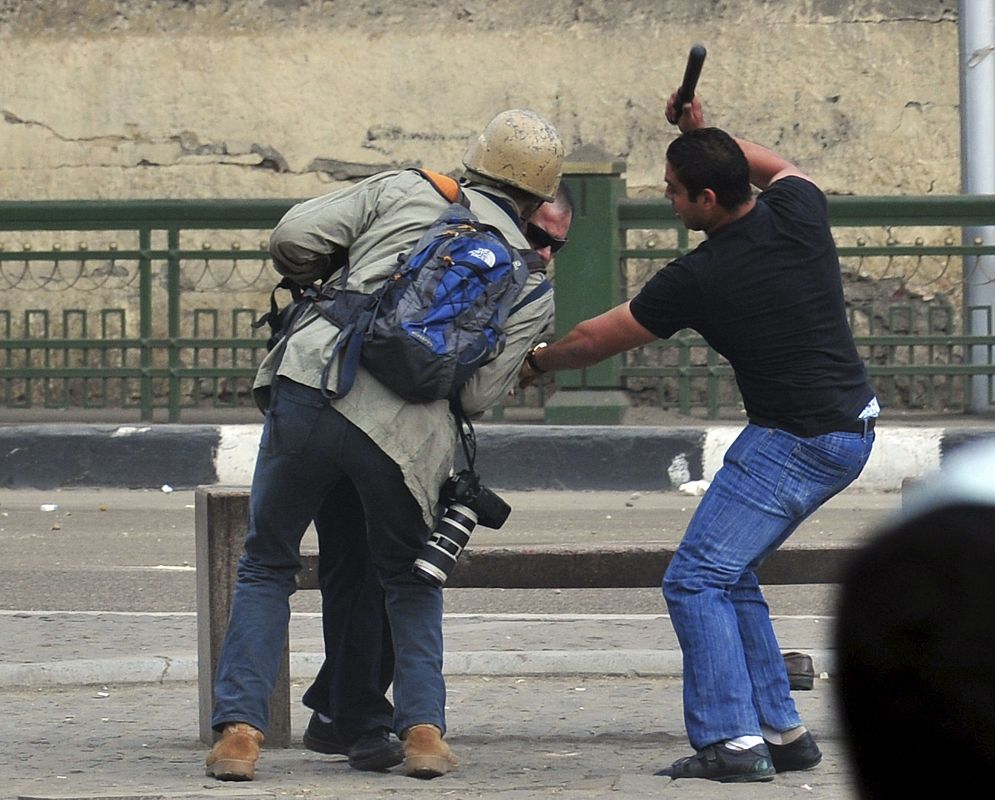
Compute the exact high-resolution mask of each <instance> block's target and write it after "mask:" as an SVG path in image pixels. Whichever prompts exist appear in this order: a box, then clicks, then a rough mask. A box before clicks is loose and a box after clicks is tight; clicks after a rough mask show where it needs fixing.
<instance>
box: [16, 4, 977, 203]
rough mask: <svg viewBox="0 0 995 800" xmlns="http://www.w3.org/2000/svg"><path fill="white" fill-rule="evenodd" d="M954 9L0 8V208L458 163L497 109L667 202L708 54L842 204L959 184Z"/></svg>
mask: <svg viewBox="0 0 995 800" xmlns="http://www.w3.org/2000/svg"><path fill="white" fill-rule="evenodd" d="M956 9H957V3H956V2H954V0H944V1H937V0H838V1H836V2H834V1H833V0H785V1H784V2H781V1H780V0H769V1H768V0H727V1H726V2H719V1H718V0H712V2H697V3H695V2H687V0H574V1H573V2H569V1H568V0H548V1H547V2H544V3H536V2H526V0H505V1H503V2H502V1H501V0H497V1H493V0H405V1H404V2H401V1H400V0H398V1H397V2H387V1H381V2H377V1H376V0H245V1H244V2H226V1H222V0H158V1H155V0H45V2H37V1H36V0H0V199H6V200H19V199H25V200H27V199H68V198H145V197H168V198H185V197H274V196H284V197H299V196H309V195H314V194H319V193H323V192H325V191H328V190H330V189H331V188H334V187H335V186H336V185H339V184H340V183H341V182H342V181H344V180H349V179H354V178H357V177H361V176H364V175H367V174H370V173H372V172H375V171H378V170H380V169H383V168H387V167H391V166H394V165H397V164H409V163H421V164H424V165H427V166H431V167H433V168H436V169H441V170H450V169H453V168H455V167H457V166H458V164H459V157H460V155H461V154H462V151H463V148H464V146H465V143H466V141H467V140H468V138H469V137H470V136H471V135H472V134H474V133H475V132H476V131H478V130H479V129H480V128H481V127H482V126H483V125H484V124H485V123H486V122H487V120H488V119H489V118H490V117H491V116H492V115H493V114H494V113H495V112H496V111H498V110H501V109H502V108H507V107H512V106H527V107H531V108H534V109H536V110H537V111H539V112H540V113H542V114H544V115H546V116H548V117H549V118H550V119H551V120H553V121H554V123H555V124H556V125H557V126H558V127H559V129H560V131H561V133H562V134H563V136H564V139H565V140H566V142H567V145H568V149H575V148H577V147H579V146H581V145H597V146H599V147H601V148H603V149H604V150H606V151H607V152H608V153H610V154H612V155H615V156H620V157H623V158H625V159H626V160H627V161H628V165H629V172H628V179H629V184H630V187H631V191H632V192H633V193H637V194H638V193H644V194H657V193H659V192H660V191H662V153H663V150H664V148H665V146H666V144H667V143H668V142H669V141H670V139H671V138H672V136H673V133H674V129H673V128H671V127H670V126H668V125H667V124H666V123H665V122H664V120H663V107H664V103H665V101H666V98H667V97H668V96H669V94H670V93H671V91H673V89H674V88H675V87H676V84H677V83H678V82H679V80H680V77H681V74H682V72H683V67H684V60H685V57H686V54H687V51H688V49H689V47H690V45H691V44H693V43H694V42H699V41H700V42H702V43H704V44H705V45H706V47H707V48H708V50H709V55H708V60H707V61H706V63H705V68H704V72H703V75H702V79H701V83H700V84H699V90H700V93H701V94H702V96H703V98H704V99H705V102H706V112H707V113H708V118H709V121H710V122H712V123H713V124H716V125H719V126H721V127H725V128H727V129H728V130H730V131H731V132H733V133H736V134H740V135H744V136H747V137H748V138H752V139H755V140H757V141H760V142H762V143H765V144H768V145H770V146H773V147H775V148H776V149H779V150H780V151H781V152H783V153H784V154H785V155H786V156H788V157H790V158H792V159H794V160H796V161H797V162H798V163H799V164H800V165H801V166H802V167H803V168H804V169H805V170H806V171H808V172H809V173H810V174H812V175H813V176H815V177H816V178H817V179H818V180H819V181H820V182H821V183H822V184H823V185H824V187H825V188H826V189H827V190H828V191H830V192H838V193H855V194H928V193H941V194H947V193H956V192H958V190H959V186H960V178H959V170H960V160H959V120H958V108H957V105H958V72H957V69H958V67H957V18H956Z"/></svg>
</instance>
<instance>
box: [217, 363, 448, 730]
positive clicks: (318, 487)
mask: <svg viewBox="0 0 995 800" xmlns="http://www.w3.org/2000/svg"><path fill="white" fill-rule="evenodd" d="M343 481H349V482H350V483H351V484H352V486H353V487H354V488H355V491H356V494H357V495H358V498H359V502H360V504H361V506H362V510H363V515H364V517H365V521H366V525H365V530H357V529H356V528H355V526H352V525H345V526H342V527H341V528H338V527H336V526H335V525H334V515H333V514H331V512H330V511H329V516H327V517H324V515H322V516H323V517H324V518H326V519H328V520H329V523H330V524H329V526H328V527H326V528H325V529H324V530H323V532H322V538H321V541H320V546H322V547H339V548H341V550H340V552H341V554H342V558H343V561H342V564H341V569H342V570H343V571H344V572H349V571H351V572H352V573H353V575H354V576H365V575H367V574H368V572H367V571H368V570H369V569H370V564H372V568H373V569H374V570H375V572H376V575H377V577H378V578H379V582H380V585H381V587H382V590H383V595H382V597H381V596H379V595H378V594H377V593H376V592H371V591H363V592H361V593H360V594H359V595H357V596H355V597H354V598H353V599H354V602H353V603H352V604H350V605H349V607H348V608H343V609H342V610H341V611H342V618H341V619H342V621H341V624H340V626H339V630H340V631H341V632H342V635H344V636H347V637H350V639H349V642H348V643H347V644H344V646H345V647H347V648H351V649H356V650H361V651H365V652H368V653H374V652H379V650H380V649H381V648H382V646H383V630H382V624H370V622H371V621H373V620H375V619H376V618H377V617H380V616H381V615H382V613H383V608H384V606H386V609H387V614H388V617H389V621H390V630H391V632H392V634H393V645H394V658H395V669H394V676H393V677H394V704H395V713H394V721H393V726H392V727H393V728H394V729H395V730H396V731H398V732H399V733H403V731H404V730H405V729H407V728H408V727H410V726H411V725H414V724H418V723H423V722H427V723H431V724H433V725H437V726H438V727H439V728H441V729H442V730H443V731H444V730H445V728H446V725H445V710H444V709H445V699H446V690H445V682H444V680H443V677H442V589H441V588H439V587H436V586H432V585H429V584H426V583H424V582H422V581H419V580H418V579H417V578H415V577H414V575H413V574H412V573H411V564H412V562H413V561H414V559H415V558H416V557H417V555H418V553H419V551H420V550H421V548H422V547H423V546H424V544H425V542H426V541H427V540H428V536H429V533H430V531H429V530H428V527H427V526H426V525H425V522H424V520H423V519H422V514H421V510H420V508H419V506H418V503H417V502H416V501H415V499H414V498H413V497H412V496H411V494H410V492H408V490H407V488H406V487H405V485H404V480H403V478H402V476H401V472H400V470H399V469H398V467H397V465H396V464H394V462H393V461H391V460H390V459H389V458H388V457H387V456H386V455H385V454H384V453H383V451H382V450H380V448H379V447H377V446H376V444H374V442H373V441H372V440H371V439H370V438H369V437H368V436H366V434H364V433H363V432H362V431H360V430H359V429H358V428H356V427H355V426H354V425H353V424H352V423H350V422H349V421H348V420H346V419H345V418H344V417H343V416H342V415H341V414H339V413H338V412H337V411H335V410H334V409H333V408H331V407H330V406H329V405H328V403H327V402H326V401H325V400H324V398H323V397H322V396H321V393H320V392H319V391H318V390H317V389H311V388H309V387H305V386H301V385H300V384H296V383H294V382H292V381H287V380H286V379H282V378H281V379H279V380H278V382H277V385H276V386H275V387H274V391H273V396H272V401H271V405H270V409H269V411H268V412H267V415H266V421H265V424H264V425H263V435H262V440H261V442H260V445H259V456H258V458H257V460H256V468H255V473H254V475H253V479H252V490H251V493H250V499H249V530H248V535H247V536H246V541H245V553H244V554H243V555H242V557H241V558H240V559H239V564H238V581H237V584H236V587H235V595H234V598H233V600H232V611H231V618H230V620H229V623H228V631H227V633H226V635H225V641H224V644H223V645H222V650H221V656H220V658H219V663H218V674H217V676H216V679H215V707H214V715H213V718H212V723H213V725H214V727H215V729H218V730H220V728H221V727H222V726H223V725H224V724H225V723H228V722H236V721H238V722H248V723H249V724H251V725H253V726H255V727H257V728H259V729H260V730H263V731H265V730H266V728H267V724H268V707H269V699H270V695H271V694H272V692H273V686H274V684H275V681H276V674H277V670H278V667H279V661H280V655H281V652H282V649H283V646H284V643H285V642H286V639H287V627H288V623H289V621H290V602H289V598H290V595H291V594H293V592H294V591H295V589H296V582H295V576H296V574H297V572H298V571H299V570H300V556H299V550H300V542H301V538H302V537H303V535H304V532H305V531H306V530H307V527H308V525H309V524H310V522H311V520H312V519H315V518H317V517H318V516H319V513H320V512H322V511H323V507H324V505H325V503H326V502H334V501H333V500H332V498H334V497H336V496H339V495H338V493H339V492H341V491H342V482H343ZM364 539H365V546H364V541H363V540H364ZM361 582H362V581H361ZM344 591H346V593H347V590H344ZM332 646H333V645H332V644H330V643H328V642H326V648H331V647H332ZM376 659H377V656H371V657H370V658H369V659H367V661H368V662H369V663H368V664H366V665H365V666H362V667H361V668H360V670H359V673H360V674H359V676H358V677H356V676H353V675H351V674H344V675H342V676H341V677H340V686H339V688H338V689H337V691H338V692H339V693H340V694H342V695H344V694H348V693H349V691H350V685H351V683H352V681H353V680H355V681H356V682H357V684H359V683H362V684H363V690H362V691H363V692H366V693H367V696H369V692H370V691H371V689H370V676H371V674H373V673H372V672H371V671H370V664H373V663H375V662H376ZM374 683H376V681H375V680H374ZM374 688H375V687H374ZM360 694H361V692H360V691H359V690H357V692H356V696H357V697H358V696H360ZM382 714H383V706H379V709H373V708H372V707H371V709H370V710H369V718H371V719H373V720H375V721H376V720H377V719H378V717H382Z"/></svg>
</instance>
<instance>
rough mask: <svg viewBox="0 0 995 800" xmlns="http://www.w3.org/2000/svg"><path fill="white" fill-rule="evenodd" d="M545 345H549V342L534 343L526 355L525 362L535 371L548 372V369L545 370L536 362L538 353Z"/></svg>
mask: <svg viewBox="0 0 995 800" xmlns="http://www.w3.org/2000/svg"><path fill="white" fill-rule="evenodd" d="M544 347H549V343H548V342H539V343H538V344H536V345H533V347H532V349H531V350H529V352H528V355H527V356H525V363H526V364H528V365H529V367H530V368H531V369H532V370H533V372H538V373H545V372H546V370H544V369H543V368H542V367H540V366H539V365H538V364H537V363H536V353H537V352H539V351H540V350H542V348H544Z"/></svg>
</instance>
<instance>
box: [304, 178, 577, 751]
mask: <svg viewBox="0 0 995 800" xmlns="http://www.w3.org/2000/svg"><path fill="white" fill-rule="evenodd" d="M573 210H574V204H573V198H572V197H571V195H570V192H569V190H568V189H567V186H566V184H564V183H562V182H561V183H560V185H559V187H558V188H557V190H556V197H555V198H554V199H553V200H552V201H550V202H548V203H543V204H542V205H541V206H540V207H539V208H538V210H536V212H535V213H534V214H532V216H531V217H529V220H528V224H527V225H526V232H525V233H526V238H527V239H528V241H529V245H530V246H531V247H532V248H533V249H534V250H535V251H536V252H537V253H538V254H539V256H540V257H541V258H542V260H543V262H544V264H545V265H546V266H547V267H549V266H550V263H551V261H552V260H553V258H554V256H555V254H556V253H557V252H558V251H559V250H560V249H561V248H562V247H563V246H564V245H565V244H566V240H567V236H568V234H569V231H570V226H571V224H572V222H573ZM449 488H450V482H447V483H446V484H445V485H444V486H443V494H444V495H445V497H444V498H442V500H443V502H442V505H443V507H445V506H448V504H449V503H450V502H451V501H453V500H454V498H453V497H452V496H451V495H450V494H448V492H447V490H448V489H449ZM485 522H486V520H485V521H482V522H480V524H484V523H485ZM314 524H315V529H316V530H317V533H318V545H319V560H318V580H319V584H320V586H321V600H322V603H321V608H322V625H323V627H324V640H325V661H324V663H323V664H322V665H321V669H320V670H319V671H318V674H317V676H315V679H314V681H313V683H312V684H311V686H309V687H308V689H307V691H306V692H305V693H304V696H303V698H302V702H303V703H304V705H305V706H307V707H308V708H310V709H312V712H313V713H312V714H311V718H310V720H309V721H308V724H307V729H306V730H305V732H304V737H303V738H304V746H305V747H307V748H308V749H309V750H313V751H314V752H317V753H325V754H327V755H344V756H348V758H349V765H350V766H351V767H353V768H354V769H359V770H379V769H385V768H388V767H391V766H393V765H395V764H397V763H398V762H399V761H400V759H401V758H402V757H403V756H402V755H401V753H400V746H399V744H398V742H397V740H396V739H394V738H393V737H392V736H391V720H392V717H393V713H394V707H393V705H391V703H390V701H389V700H388V699H387V697H386V696H385V695H386V692H387V688H388V687H389V686H390V683H391V681H392V680H393V678H394V651H393V643H392V641H391V636H390V624H389V622H388V619H387V610H386V608H384V604H383V591H382V589H381V588H380V581H379V579H378V577H377V574H376V570H375V569H374V567H373V565H372V564H371V563H370V560H369V556H368V548H367V547H366V542H365V539H364V538H363V537H355V536H352V537H345V541H346V544H345V547H346V549H343V545H342V538H343V537H342V535H341V532H342V531H348V530H354V531H365V529H366V528H365V525H366V523H365V520H364V517H363V510H362V505H361V503H360V501H359V497H358V495H357V494H356V492H355V490H350V489H349V488H348V487H346V488H344V489H343V491H342V492H341V493H340V494H339V496H338V497H337V498H336V499H335V501H334V502H331V501H326V503H325V504H323V505H322V508H321V510H320V511H319V513H318V514H317V516H316V517H315V520H314ZM458 533H459V529H457V533H456V535H457V536H458ZM450 549H452V548H451V546H450ZM435 556H436V557H437V558H438V559H441V561H440V563H441V564H442V565H443V567H445V566H447V565H448V564H449V562H450V559H449V558H447V557H446V556H445V555H444V554H443V553H440V552H438V551H435ZM378 605H379V606H380V607H381V608H382V613H380V614H379V615H377V614H362V615H357V614H356V613H355V609H356V608H357V607H359V608H375V607H377V606H378ZM374 722H377V723H378V724H375V725H374Z"/></svg>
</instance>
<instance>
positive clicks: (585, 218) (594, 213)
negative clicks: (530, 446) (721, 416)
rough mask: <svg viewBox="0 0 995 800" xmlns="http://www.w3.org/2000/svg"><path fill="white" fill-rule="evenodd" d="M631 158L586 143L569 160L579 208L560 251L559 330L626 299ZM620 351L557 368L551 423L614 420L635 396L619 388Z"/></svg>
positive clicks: (566, 174) (567, 173) (548, 414)
mask: <svg viewBox="0 0 995 800" xmlns="http://www.w3.org/2000/svg"><path fill="white" fill-rule="evenodd" d="M624 172H625V162H624V161H621V160H616V159H612V157H611V156H609V155H608V154H607V153H605V152H604V151H601V150H600V149H598V148H591V147H583V148H581V149H580V150H578V151H576V152H574V153H572V154H571V155H570V157H569V158H568V159H567V162H566V163H565V164H564V168H563V179H564V180H565V181H566V184H567V186H568V187H569V188H570V191H571V192H572V193H573V198H574V203H575V209H574V218H573V225H572V226H571V229H570V234H569V239H570V244H569V245H567V247H565V248H564V249H563V251H562V252H560V253H559V254H558V255H557V256H556V336H557V338H559V337H561V336H563V335H564V334H566V333H567V331H569V330H570V329H571V328H572V327H573V326H574V325H576V324H577V323H578V322H580V321H582V320H585V319H589V318H590V317H594V316H597V315H598V314H600V313H602V312H603V311H607V310H608V309H609V308H612V307H613V306H616V305H618V303H620V302H621V300H622V288H621V281H620V280H619V275H620V272H619V269H620V258H621V256H620V252H621V249H622V241H621V235H620V232H619V226H618V219H617V206H618V201H619V199H620V198H624V197H625V191H626V190H625V180H624V178H622V175H623V174H624ZM621 364H622V360H621V356H616V357H614V358H610V359H608V360H606V361H603V362H602V363H600V364H597V365H595V366H593V367H590V368H588V369H584V370H572V371H568V372H560V373H557V374H556V393H555V394H554V395H553V396H552V397H551V398H550V399H549V400H548V401H546V405H545V410H544V414H545V419H546V422H549V423H551V424H557V425H576V424H596V425H612V424H616V423H618V422H621V421H622V415H623V413H624V411H625V410H626V409H627V408H628V407H629V400H628V397H626V395H625V393H624V392H623V391H622V390H621V386H622V378H621Z"/></svg>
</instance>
